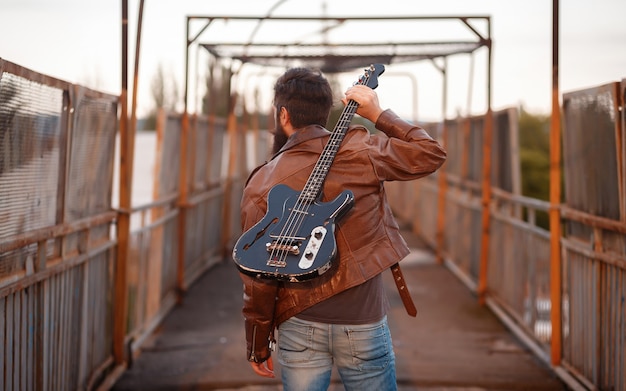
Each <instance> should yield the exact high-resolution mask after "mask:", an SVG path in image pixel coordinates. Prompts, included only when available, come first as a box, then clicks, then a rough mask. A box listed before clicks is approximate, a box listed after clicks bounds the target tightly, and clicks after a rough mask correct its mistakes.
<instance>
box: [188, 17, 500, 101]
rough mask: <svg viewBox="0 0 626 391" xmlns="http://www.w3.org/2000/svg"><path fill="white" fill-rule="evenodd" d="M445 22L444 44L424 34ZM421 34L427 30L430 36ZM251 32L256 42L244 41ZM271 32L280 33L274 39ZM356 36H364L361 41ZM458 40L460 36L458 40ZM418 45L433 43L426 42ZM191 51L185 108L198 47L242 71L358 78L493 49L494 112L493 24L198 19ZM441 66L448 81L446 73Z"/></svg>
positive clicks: (479, 20) (483, 20) (469, 20)
mask: <svg viewBox="0 0 626 391" xmlns="http://www.w3.org/2000/svg"><path fill="white" fill-rule="evenodd" d="M444 22H446V23H448V25H452V26H453V27H454V28H449V29H446V30H445V32H446V33H447V34H445V35H446V36H445V38H442V39H440V40H437V39H433V37H434V36H435V35H436V34H440V32H435V29H432V28H431V29H428V28H426V29H424V26H426V25H428V26H432V24H433V23H444ZM192 24H193V25H194V26H195V27H196V31H195V33H194V34H192V31H191V30H192ZM481 24H482V25H481ZM198 26H200V27H199V28H198ZM242 26H245V27H242ZM277 26H278V27H277ZM381 26H384V27H382V28H381ZM413 28H416V29H419V28H422V30H421V31H422V33H420V32H418V30H413ZM229 29H230V30H229ZM246 29H247V30H246ZM243 30H246V31H248V32H249V34H247V35H245V34H244V37H243V38H241V35H242V34H241V33H242V31H243ZM267 31H274V33H269V34H268V33H267ZM233 32H236V33H238V34H234V33H233ZM264 32H265V34H264ZM356 32H361V34H358V36H356V38H355V33H356ZM455 33H456V35H457V36H453V35H454V34H455ZM459 35H461V37H458V36H459ZM237 36H239V38H237ZM417 37H427V38H429V39H424V40H419V39H416V38H417ZM186 44H187V53H186V77H185V104H186V103H187V94H188V92H187V91H188V74H189V49H190V46H191V45H194V44H195V45H198V47H201V48H204V49H206V51H207V52H208V53H210V55H211V56H213V57H214V58H216V59H230V60H234V61H238V62H240V63H241V65H244V64H247V63H250V64H256V65H260V66H267V67H281V68H287V67H291V66H302V65H306V66H309V67H314V68H318V69H320V70H321V71H322V72H324V73H341V72H351V71H354V70H355V69H361V68H363V66H366V65H367V64H371V63H382V64H388V65H389V64H398V63H410V62H416V61H423V60H436V59H441V58H443V59H444V60H445V58H447V57H449V56H453V55H458V54H471V53H473V52H475V51H476V50H478V49H480V48H483V47H486V48H487V49H488V53H489V54H488V71H487V72H488V77H487V80H488V82H487V83H488V86H487V89H488V91H489V92H488V94H487V95H488V101H489V102H488V105H489V106H490V104H491V102H490V95H491V93H490V90H491V86H490V80H491V20H490V17H489V16H381V17H347V16H336V17H329V16H321V17H303V16H236V15H220V16H217V15H213V16H198V15H195V16H188V17H187V37H186ZM444 64H445V61H444ZM437 66H438V68H440V70H441V71H442V73H444V74H445V69H444V68H445V65H443V66H442V65H437Z"/></svg>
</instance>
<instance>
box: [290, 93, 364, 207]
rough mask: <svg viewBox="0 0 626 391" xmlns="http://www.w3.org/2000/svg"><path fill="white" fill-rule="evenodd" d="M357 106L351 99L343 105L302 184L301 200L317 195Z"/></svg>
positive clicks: (311, 200) (308, 199)
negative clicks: (322, 148)
mask: <svg viewBox="0 0 626 391" xmlns="http://www.w3.org/2000/svg"><path fill="white" fill-rule="evenodd" d="M358 107H359V105H358V103H356V102H355V101H353V100H350V101H348V104H347V105H346V107H344V109H343V111H342V113H341V116H340V117H339V120H338V121H337V124H336V125H335V128H334V129H333V131H332V132H331V134H330V138H329V140H328V143H326V146H325V147H324V150H323V151H322V154H321V155H320V157H319V159H318V160H317V163H315V167H313V171H312V172H311V175H310V176H309V179H308V180H307V182H306V184H305V185H304V189H303V191H302V193H301V198H302V199H301V201H303V202H313V201H315V200H316V199H317V198H318V197H319V195H320V193H321V191H322V187H323V185H324V181H325V180H326V175H327V174H328V171H329V170H330V166H331V165H332V163H333V161H334V160H335V156H336V155H337V152H338V151H339V147H340V146H341V142H342V141H343V139H344V137H345V135H346V133H347V132H348V127H349V126H350V123H351V122H352V119H353V118H354V114H355V113H356V109H357V108H358Z"/></svg>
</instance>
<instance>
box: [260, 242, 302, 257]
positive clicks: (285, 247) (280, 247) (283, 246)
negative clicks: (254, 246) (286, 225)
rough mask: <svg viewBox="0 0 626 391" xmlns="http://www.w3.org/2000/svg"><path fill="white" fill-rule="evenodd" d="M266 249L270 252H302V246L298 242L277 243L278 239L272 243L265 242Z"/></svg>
mask: <svg viewBox="0 0 626 391" xmlns="http://www.w3.org/2000/svg"><path fill="white" fill-rule="evenodd" d="M265 249H266V250H267V251H269V252H272V251H287V252H288V253H291V254H293V255H298V254H300V247H299V245H298V244H292V243H277V242H276V241H273V242H271V243H266V244H265Z"/></svg>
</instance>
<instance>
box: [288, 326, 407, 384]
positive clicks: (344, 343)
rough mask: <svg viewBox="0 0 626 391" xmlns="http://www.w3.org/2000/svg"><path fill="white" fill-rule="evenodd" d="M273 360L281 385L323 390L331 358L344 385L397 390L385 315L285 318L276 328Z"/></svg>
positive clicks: (329, 369) (328, 379) (329, 373)
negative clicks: (352, 319)
mask: <svg viewBox="0 0 626 391" xmlns="http://www.w3.org/2000/svg"><path fill="white" fill-rule="evenodd" d="M278 360H279V363H280V366H281V367H280V371H281V374H282V382H283V389H284V391H318V390H319V391H322V390H327V389H328V387H329V386H330V377H331V372H332V367H333V364H335V365H336V366H337V370H338V372H339V376H340V377H341V381H342V382H343V386H344V388H345V389H346V390H347V391H350V390H359V391H362V390H376V391H395V390H397V385H396V361H395V354H394V352H393V346H392V344H391V334H390V332H389V326H388V325H387V317H384V318H383V319H381V320H380V321H378V322H376V323H370V324H363V325H338V324H327V323H317V322H310V321H306V320H302V319H298V318H295V317H294V318H291V319H288V320H287V321H285V322H284V323H282V324H281V325H280V327H279V328H278Z"/></svg>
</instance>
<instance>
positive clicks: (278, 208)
mask: <svg viewBox="0 0 626 391" xmlns="http://www.w3.org/2000/svg"><path fill="white" fill-rule="evenodd" d="M384 70H385V67H384V66H383V65H382V64H372V65H370V67H369V68H368V69H365V74H364V75H363V76H361V77H360V78H359V81H358V82H357V84H361V85H366V86H368V87H370V88H372V89H374V88H376V87H377V86H378V79H377V78H378V76H379V75H380V74H382V73H383V72H384ZM358 106H359V104H358V103H357V102H355V101H354V100H350V101H348V103H347V104H346V106H345V108H344V110H343V112H342V114H341V116H340V117H339V120H338V121H337V125H335V128H334V129H333V131H332V132H331V133H330V136H329V139H328V142H327V143H326V145H325V146H324V149H323V150H322V153H321V154H320V157H319V159H318V160H317V163H316V164H315V167H313V171H312V172H311V175H310V176H309V179H308V180H307V182H306V184H305V185H304V187H303V189H302V191H301V192H298V191H296V190H294V189H292V188H290V187H289V186H287V185H284V184H279V185H276V186H274V187H272V188H271V189H270V191H269V193H268V195H267V212H266V214H265V216H264V217H263V218H262V219H261V221H259V222H258V223H256V224H255V225H254V226H253V227H252V228H250V229H249V230H247V231H246V232H244V233H243V235H241V237H240V238H239V239H238V240H237V243H235V247H234V249H233V260H234V261H235V264H236V266H237V268H238V269H239V270H240V271H241V272H242V273H244V274H248V275H250V276H254V277H258V278H265V279H272V280H282V281H289V282H300V281H306V280H309V279H311V278H314V277H317V276H319V275H321V274H323V273H324V272H326V271H328V269H330V266H331V262H332V261H333V259H334V258H335V256H336V254H337V243H336V241H335V221H336V220H337V219H339V218H340V217H341V216H343V215H344V214H345V213H346V212H347V211H348V210H350V208H351V207H352V205H353V204H354V194H352V192H351V191H350V190H344V191H342V192H341V194H339V196H338V197H337V198H335V199H334V200H332V201H330V202H321V194H322V187H323V184H324V180H325V178H326V175H327V174H328V171H329V169H330V168H331V165H332V163H333V160H334V158H335V156H336V155H337V152H338V151H339V146H340V145H341V141H342V140H343V138H344V136H345V135H346V133H347V131H348V125H349V124H350V121H351V120H352V117H353V116H354V114H355V113H356V111H357V108H358Z"/></svg>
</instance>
